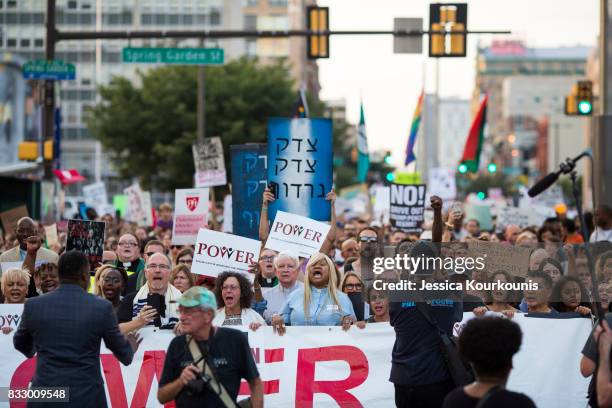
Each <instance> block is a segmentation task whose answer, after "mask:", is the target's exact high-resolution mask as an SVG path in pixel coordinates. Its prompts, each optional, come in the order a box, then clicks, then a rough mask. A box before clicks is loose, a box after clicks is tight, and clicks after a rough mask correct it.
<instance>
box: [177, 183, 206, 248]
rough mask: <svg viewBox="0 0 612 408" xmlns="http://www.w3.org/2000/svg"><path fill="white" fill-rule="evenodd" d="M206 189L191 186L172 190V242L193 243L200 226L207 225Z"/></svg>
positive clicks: (179, 243)
mask: <svg viewBox="0 0 612 408" xmlns="http://www.w3.org/2000/svg"><path fill="white" fill-rule="evenodd" d="M207 217H208V189H207V188H192V189H177V190H175V191H174V222H173V223H172V244H173V245H193V244H194V243H195V241H196V238H197V237H198V231H199V230H200V228H206V227H207V226H208V221H207Z"/></svg>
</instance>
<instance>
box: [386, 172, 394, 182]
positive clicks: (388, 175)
mask: <svg viewBox="0 0 612 408" xmlns="http://www.w3.org/2000/svg"><path fill="white" fill-rule="evenodd" d="M393 180H395V175H394V174H393V173H387V181H388V182H391V181H393Z"/></svg>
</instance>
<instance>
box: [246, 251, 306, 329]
mask: <svg viewBox="0 0 612 408" xmlns="http://www.w3.org/2000/svg"><path fill="white" fill-rule="evenodd" d="M299 267H300V260H299V258H298V256H297V255H296V254H295V253H294V252H293V251H282V252H281V253H279V254H278V255H277V256H276V258H275V259H274V269H275V270H276V276H277V277H278V285H276V286H275V287H273V288H272V289H270V290H269V291H267V292H266V293H264V295H263V297H264V300H263V301H261V302H257V303H256V304H255V305H254V306H253V308H254V309H255V310H256V311H257V312H259V313H261V314H262V316H263V317H264V319H265V320H266V323H268V324H270V322H271V321H272V316H273V315H274V314H275V313H278V312H279V311H280V310H281V307H282V306H283V304H284V303H285V300H287V298H288V297H289V295H290V294H291V293H292V292H293V291H294V290H296V289H299V288H301V287H303V286H304V284H303V283H302V282H299V281H298V274H299Z"/></svg>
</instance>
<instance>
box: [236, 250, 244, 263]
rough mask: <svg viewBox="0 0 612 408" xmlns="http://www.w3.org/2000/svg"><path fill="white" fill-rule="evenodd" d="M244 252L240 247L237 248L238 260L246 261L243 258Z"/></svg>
mask: <svg viewBox="0 0 612 408" xmlns="http://www.w3.org/2000/svg"><path fill="white" fill-rule="evenodd" d="M242 254H244V252H242V251H241V250H239V249H237V250H236V262H244V260H243V259H242Z"/></svg>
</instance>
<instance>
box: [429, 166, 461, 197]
mask: <svg viewBox="0 0 612 408" xmlns="http://www.w3.org/2000/svg"><path fill="white" fill-rule="evenodd" d="M428 181H429V183H428V186H429V190H430V191H429V193H430V194H431V195H436V196H438V197H440V198H441V199H442V200H444V201H449V200H454V199H455V197H457V186H456V184H455V169H448V168H444V167H435V168H432V169H429V180H428Z"/></svg>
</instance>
